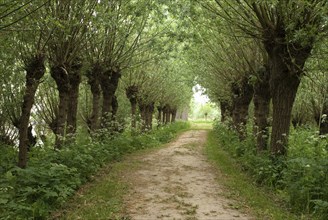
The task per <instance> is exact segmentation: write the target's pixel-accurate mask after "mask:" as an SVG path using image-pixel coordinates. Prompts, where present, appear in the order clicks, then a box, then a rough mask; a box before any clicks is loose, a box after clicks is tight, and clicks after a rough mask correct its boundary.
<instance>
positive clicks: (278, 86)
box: [269, 45, 312, 156]
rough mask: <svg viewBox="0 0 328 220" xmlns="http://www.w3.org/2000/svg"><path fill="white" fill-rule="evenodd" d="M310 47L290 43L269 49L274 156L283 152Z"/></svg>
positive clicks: (285, 150)
mask: <svg viewBox="0 0 328 220" xmlns="http://www.w3.org/2000/svg"><path fill="white" fill-rule="evenodd" d="M311 49H312V48H302V46H297V45H294V46H293V47H292V48H287V46H286V45H279V46H275V47H274V48H273V49H272V50H271V51H270V50H269V57H270V65H271V77H270V89H271V93H272V104H273V114H272V117H273V121H272V132H271V143H270V147H271V153H272V154H273V155H275V156H279V155H286V154H287V144H288V135H289V127H290V121H291V114H292V108H293V104H294V101H295V97H296V93H297V89H298V86H299V84H300V81H301V76H302V72H303V67H304V64H305V61H306V59H307V58H308V56H309V55H310V52H311Z"/></svg>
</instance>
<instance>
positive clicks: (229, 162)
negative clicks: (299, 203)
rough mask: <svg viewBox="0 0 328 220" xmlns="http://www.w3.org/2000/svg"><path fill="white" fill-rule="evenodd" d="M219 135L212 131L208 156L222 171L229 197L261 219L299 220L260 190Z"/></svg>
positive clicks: (268, 193) (221, 178) (270, 195)
mask: <svg viewBox="0 0 328 220" xmlns="http://www.w3.org/2000/svg"><path fill="white" fill-rule="evenodd" d="M216 135H218V134H216V133H215V132H213V131H210V132H209V135H208V140H207V143H206V154H207V156H208V158H209V160H210V161H212V162H213V163H214V165H215V167H217V168H218V173H219V174H218V176H220V178H219V181H220V184H221V185H222V186H223V187H225V188H226V191H225V193H224V194H225V196H227V197H230V198H232V199H234V200H236V201H237V207H235V208H237V209H239V208H241V209H243V210H245V211H247V212H250V213H251V215H253V216H256V218H257V219H275V220H281V219H283V220H293V219H299V218H297V217H296V216H294V215H293V214H291V213H290V212H289V211H288V210H287V209H284V208H282V207H281V205H280V204H281V202H280V201H279V199H278V198H277V197H276V196H275V195H273V193H270V192H269V190H266V189H264V188H260V187H258V186H256V185H255V184H253V183H252V180H251V179H250V178H249V177H248V176H247V175H246V174H244V173H242V171H241V168H240V167H239V166H238V162H237V161H236V160H235V159H233V158H232V157H231V156H230V155H229V154H228V153H227V152H226V151H224V150H223V149H222V148H220V146H219V141H218V138H217V137H216Z"/></svg>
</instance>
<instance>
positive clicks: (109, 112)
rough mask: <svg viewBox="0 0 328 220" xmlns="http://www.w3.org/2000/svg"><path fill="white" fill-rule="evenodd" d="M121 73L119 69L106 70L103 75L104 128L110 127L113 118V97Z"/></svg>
mask: <svg viewBox="0 0 328 220" xmlns="http://www.w3.org/2000/svg"><path fill="white" fill-rule="evenodd" d="M120 78H121V73H120V72H119V71H114V70H111V71H106V72H104V73H103V74H102V77H101V83H100V85H101V89H102V93H103V106H102V123H101V126H102V127H103V128H106V127H107V128H108V126H109V125H110V124H111V121H112V119H113V108H112V104H113V98H114V95H115V92H116V90H117V87H118V83H119V79H120Z"/></svg>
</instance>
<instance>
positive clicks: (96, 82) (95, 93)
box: [87, 64, 103, 132]
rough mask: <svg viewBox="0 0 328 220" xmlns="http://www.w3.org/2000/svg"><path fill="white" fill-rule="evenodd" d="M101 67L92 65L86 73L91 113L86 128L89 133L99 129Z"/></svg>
mask: <svg viewBox="0 0 328 220" xmlns="http://www.w3.org/2000/svg"><path fill="white" fill-rule="evenodd" d="M102 71H103V70H102V67H101V66H100V65H99V64H94V66H93V67H92V69H91V71H90V72H88V74H87V77H88V84H89V85H90V89H91V93H92V113H91V116H90V118H89V119H88V126H89V129H90V131H91V132H95V131H96V130H97V129H99V117H100V98H101V88H100V76H101V74H102Z"/></svg>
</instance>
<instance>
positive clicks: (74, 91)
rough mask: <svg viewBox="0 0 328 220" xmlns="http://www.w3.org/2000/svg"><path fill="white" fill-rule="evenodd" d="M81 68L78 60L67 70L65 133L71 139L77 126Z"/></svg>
mask: <svg viewBox="0 0 328 220" xmlns="http://www.w3.org/2000/svg"><path fill="white" fill-rule="evenodd" d="M81 68H82V64H81V63H80V61H79V60H75V62H74V63H73V64H72V66H70V68H69V72H68V80H69V84H70V87H69V102H68V111H67V135H68V136H69V137H70V138H72V141H74V139H75V137H74V136H75V133H76V126H77V124H76V123H77V108H78V102H79V87H80V83H81Z"/></svg>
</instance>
